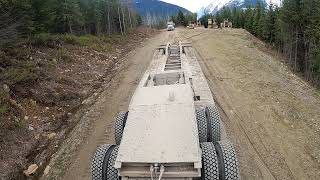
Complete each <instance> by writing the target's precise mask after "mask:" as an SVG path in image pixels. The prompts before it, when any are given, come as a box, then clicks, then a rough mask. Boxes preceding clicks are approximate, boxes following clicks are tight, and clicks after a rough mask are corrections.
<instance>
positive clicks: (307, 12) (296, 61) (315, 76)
mask: <svg viewBox="0 0 320 180" xmlns="http://www.w3.org/2000/svg"><path fill="white" fill-rule="evenodd" d="M207 16H210V15H205V16H204V17H203V18H202V20H204V18H205V19H207V18H208V17H207ZM215 19H216V21H217V23H218V24H220V23H221V22H222V21H223V20H225V19H229V20H230V21H232V23H233V27H235V28H244V29H246V30H248V31H249V32H250V33H252V34H253V35H255V36H257V37H258V38H260V39H262V40H264V41H265V42H267V43H269V44H270V45H272V46H273V47H275V48H276V49H277V50H278V51H279V52H281V53H283V54H284V55H286V57H287V58H288V63H289V65H290V66H291V67H292V69H293V70H294V71H296V72H301V73H303V76H304V77H305V79H306V80H308V81H310V82H313V83H315V84H317V85H318V86H319V85H320V1H319V0H283V4H282V6H281V7H276V6H273V5H270V6H269V7H268V8H264V7H263V6H262V5H261V3H260V2H259V1H257V4H256V6H255V7H250V6H249V7H247V8H245V9H240V8H227V7H225V8H223V9H222V10H221V11H220V12H219V13H217V14H216V15H215Z"/></svg>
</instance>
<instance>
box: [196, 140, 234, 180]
mask: <svg viewBox="0 0 320 180" xmlns="http://www.w3.org/2000/svg"><path fill="white" fill-rule="evenodd" d="M201 151H202V169H201V171H202V172H201V180H238V179H239V174H240V173H239V166H238V160H237V157H236V153H235V150H234V147H233V146H232V144H231V143H230V142H227V141H219V142H217V143H212V142H204V143H201Z"/></svg>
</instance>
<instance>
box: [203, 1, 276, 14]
mask: <svg viewBox="0 0 320 180" xmlns="http://www.w3.org/2000/svg"><path fill="white" fill-rule="evenodd" d="M281 1H282V0H270V1H269V0H260V2H261V3H262V4H263V5H264V6H267V5H269V4H271V3H272V4H273V5H276V6H281ZM256 3H257V0H214V1H213V2H211V3H209V4H207V5H205V6H203V7H202V8H201V9H200V10H199V11H198V12H197V13H198V17H201V16H202V15H204V14H205V13H211V14H215V13H217V12H218V11H219V10H220V9H222V8H223V7H225V6H227V7H240V8H245V7H247V6H249V5H251V6H255V5H256Z"/></svg>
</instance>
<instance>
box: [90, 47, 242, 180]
mask: <svg viewBox="0 0 320 180" xmlns="http://www.w3.org/2000/svg"><path fill="white" fill-rule="evenodd" d="M115 121H116V122H115V140H116V145H103V146H101V147H99V148H98V149H97V151H96V153H95V154H94V157H93V161H92V179H93V180H117V179H122V180H147V179H150V180H161V179H163V180H165V179H170V180H182V179H184V180H192V179H204V180H222V179H230V180H233V179H239V167H238V162H237V158H236V155H235V149H234V148H233V146H232V144H231V143H230V142H228V141H227V140H226V139H227V137H226V134H225V133H224V131H222V129H223V127H222V123H221V120H220V116H219V112H218V109H217V107H216V105H215V102H214V99H213V97H212V94H211V91H210V88H209V86H208V84H207V81H206V78H205V76H204V74H203V72H202V70H201V68H200V65H199V63H198V61H197V58H196V56H195V52H194V49H193V48H192V46H191V44H188V43H181V42H180V43H179V44H176V45H173V44H169V43H168V44H167V45H163V46H160V47H159V48H157V50H156V51H155V54H154V58H153V60H152V62H151V64H150V66H149V68H148V69H147V71H146V72H145V74H144V76H143V78H142V80H141V81H140V84H139V85H138V87H137V89H136V91H135V93H134V95H133V97H132V99H131V102H130V105H129V109H128V111H127V112H120V113H119V114H118V115H117V116H116V120H115Z"/></svg>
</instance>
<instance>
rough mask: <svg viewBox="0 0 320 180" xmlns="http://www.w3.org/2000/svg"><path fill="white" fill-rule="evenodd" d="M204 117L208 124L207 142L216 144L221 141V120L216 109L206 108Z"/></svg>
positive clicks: (213, 107)
mask: <svg viewBox="0 0 320 180" xmlns="http://www.w3.org/2000/svg"><path fill="white" fill-rule="evenodd" d="M206 116H207V123H208V140H207V142H218V141H220V140H221V128H220V123H221V118H220V114H219V111H218V108H217V107H216V106H215V105H212V106H208V107H206Z"/></svg>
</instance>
